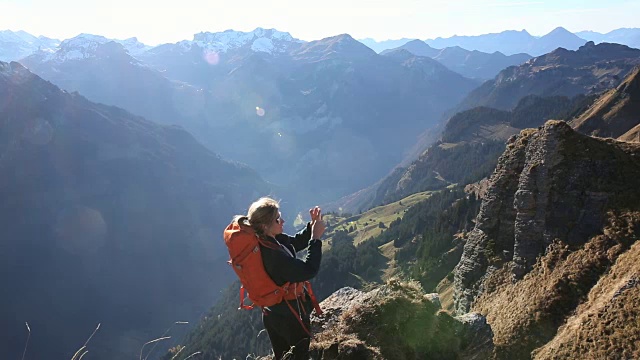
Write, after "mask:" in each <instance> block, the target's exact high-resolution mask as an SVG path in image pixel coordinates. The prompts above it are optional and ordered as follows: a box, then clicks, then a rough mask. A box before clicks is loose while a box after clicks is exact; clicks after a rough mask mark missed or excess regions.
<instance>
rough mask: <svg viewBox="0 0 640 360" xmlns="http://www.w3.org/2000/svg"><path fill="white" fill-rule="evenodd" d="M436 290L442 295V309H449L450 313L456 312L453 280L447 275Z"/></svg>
mask: <svg viewBox="0 0 640 360" xmlns="http://www.w3.org/2000/svg"><path fill="white" fill-rule="evenodd" d="M436 291H437V292H438V295H439V296H440V305H441V306H442V310H444V311H447V312H448V313H450V314H454V313H455V307H454V303H453V280H452V279H451V280H450V279H449V278H448V277H445V278H444V279H442V281H440V283H439V284H438V286H436Z"/></svg>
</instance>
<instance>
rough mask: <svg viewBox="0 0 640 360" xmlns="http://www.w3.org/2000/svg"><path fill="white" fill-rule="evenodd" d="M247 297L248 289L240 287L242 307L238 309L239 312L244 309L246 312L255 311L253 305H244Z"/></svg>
mask: <svg viewBox="0 0 640 360" xmlns="http://www.w3.org/2000/svg"><path fill="white" fill-rule="evenodd" d="M245 295H246V289H245V288H244V286H240V307H239V308H238V310H240V309H244V310H251V309H253V305H245V303H244V299H245Z"/></svg>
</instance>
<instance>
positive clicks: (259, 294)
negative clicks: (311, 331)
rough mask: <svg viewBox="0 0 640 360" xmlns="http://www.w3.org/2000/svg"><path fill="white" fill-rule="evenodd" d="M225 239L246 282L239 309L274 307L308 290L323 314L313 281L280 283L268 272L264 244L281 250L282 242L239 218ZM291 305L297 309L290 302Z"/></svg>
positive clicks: (237, 268) (228, 227)
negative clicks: (264, 235)
mask: <svg viewBox="0 0 640 360" xmlns="http://www.w3.org/2000/svg"><path fill="white" fill-rule="evenodd" d="M224 242H225V244H226V245H227V248H228V250H229V256H230V260H229V261H228V263H229V264H230V265H231V267H232V268H233V270H234V271H235V272H236V275H238V277H239V278H240V283H242V286H240V307H239V309H246V310H251V309H253V308H254V306H259V307H261V308H263V307H265V306H273V305H275V304H278V303H280V302H282V301H283V300H296V299H297V298H299V297H303V296H304V290H305V289H306V290H307V292H308V293H309V297H310V298H311V301H312V302H313V306H314V309H315V310H316V314H317V315H320V314H322V311H321V310H320V306H319V305H318V301H317V300H316V297H315V296H314V295H313V290H312V289H311V283H309V282H308V281H305V282H301V283H286V284H284V285H282V286H278V285H276V283H275V282H273V280H272V279H271V277H270V276H269V274H267V271H266V270H265V269H264V264H263V262H262V254H261V249H260V245H262V246H264V247H267V248H270V249H279V248H280V247H279V246H278V245H276V244H273V243H271V242H268V241H265V240H263V239H261V238H260V237H259V236H258V235H256V233H255V232H254V231H253V229H252V228H251V227H250V226H246V225H241V224H238V223H237V222H235V221H234V222H232V223H231V224H229V226H227V228H226V229H225V230H224ZM247 293H248V294H247ZM245 295H247V296H248V297H249V300H251V301H252V302H253V304H252V305H246V304H245V303H244V300H245ZM287 305H289V308H290V309H292V311H293V308H291V305H290V304H289V303H288V302H287ZM305 330H306V329H305Z"/></svg>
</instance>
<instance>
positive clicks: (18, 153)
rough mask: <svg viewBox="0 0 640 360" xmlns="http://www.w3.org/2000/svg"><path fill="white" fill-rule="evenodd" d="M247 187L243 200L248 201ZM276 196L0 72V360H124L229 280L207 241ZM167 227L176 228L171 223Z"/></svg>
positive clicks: (138, 123) (112, 114)
mask: <svg viewBox="0 0 640 360" xmlns="http://www.w3.org/2000/svg"><path fill="white" fill-rule="evenodd" d="M247 189H252V190H251V191H247ZM270 191H271V187H270V186H269V185H268V184H267V183H265V182H264V181H263V180H262V179H261V178H260V177H259V176H258V175H257V174H256V172H255V171H254V170H251V169H249V168H248V167H246V166H245V165H240V164H237V163H232V162H228V161H225V160H223V159H221V158H220V157H219V156H218V155H216V154H214V153H212V152H211V151H209V150H207V149H206V148H205V147H204V146H202V145H201V144H199V143H198V142H196V140H195V139H194V138H193V137H192V136H191V135H190V134H189V133H187V132H186V131H184V130H183V129H181V128H178V127H173V126H160V125H157V124H155V123H152V122H149V121H147V120H145V119H143V118H140V117H137V116H134V115H132V114H130V113H128V112H126V111H124V110H122V109H119V108H115V107H109V106H104V105H99V104H95V103H92V102H90V101H88V100H87V99H85V98H84V97H82V96H80V95H77V94H69V93H67V92H65V91H62V90H60V89H59V88H57V87H56V86H54V85H52V84H51V83H49V82H47V81H44V80H42V79H41V78H39V77H38V76H36V75H34V74H32V73H31V72H29V71H28V70H27V69H25V68H24V67H23V66H22V65H20V64H18V63H15V62H12V63H1V62H0V198H1V199H2V201H1V202H0V227H1V228H2V229H3V236H2V239H1V240H0V269H1V271H0V279H1V283H2V284H3V287H4V290H3V296H2V299H0V304H1V307H0V309H1V310H0V324H2V325H1V326H2V333H3V334H4V335H3V337H4V338H5V340H6V341H3V342H1V343H0V346H1V348H0V353H1V354H3V357H6V358H18V357H19V355H20V354H21V353H22V351H23V347H24V345H25V343H24V337H23V334H24V333H23V331H19V330H18V329H20V330H23V329H24V326H25V321H26V322H27V323H28V324H29V326H30V328H31V330H32V331H33V335H32V336H31V339H30V343H31V345H30V346H31V348H30V351H29V357H28V358H32V359H44V358H62V359H71V357H72V356H73V354H74V352H75V351H76V350H77V349H78V348H79V347H80V346H81V344H82V341H84V340H83V339H86V338H87V337H88V336H89V335H90V334H91V331H92V330H93V329H95V327H96V325H97V324H98V323H103V326H102V328H101V329H100V332H99V336H96V337H95V339H93V343H92V347H91V348H90V350H91V353H92V355H91V356H92V358H95V359H117V358H126V357H130V356H132V354H135V353H137V351H139V350H140V346H141V345H142V344H143V343H144V342H146V341H148V340H151V339H153V338H154V337H155V336H156V335H158V332H160V333H161V332H162V331H164V329H166V328H167V327H168V326H169V325H170V324H172V323H174V322H175V321H178V320H180V321H192V322H193V321H195V320H197V319H198V318H199V316H200V314H201V312H202V309H203V308H206V306H207V305H208V304H210V303H211V302H212V301H214V300H215V298H216V296H217V294H216V292H215V291H212V290H211V289H216V288H221V287H223V286H225V285H226V284H228V283H229V282H230V281H231V279H230V276H231V273H230V272H223V271H222V270H226V269H225V268H224V265H223V264H224V258H225V256H226V250H224V247H223V245H222V242H215V241H211V239H212V238H214V236H215V235H214V234H218V232H219V229H221V228H223V227H224V226H225V224H226V223H227V222H228V221H229V219H230V218H231V216H232V215H233V214H235V213H240V212H243V211H244V210H243V209H244V207H245V206H246V204H247V203H249V202H250V201H251V200H253V199H254V198H255V197H257V196H258V195H260V194H264V193H268V192H270ZM168 219H171V221H168Z"/></svg>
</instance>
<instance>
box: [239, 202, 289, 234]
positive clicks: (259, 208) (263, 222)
mask: <svg viewBox="0 0 640 360" xmlns="http://www.w3.org/2000/svg"><path fill="white" fill-rule="evenodd" d="M279 212H280V204H279V203H278V201H276V200H274V199H272V198H270V197H266V196H265V197H261V198H260V199H258V200H256V201H254V202H253V203H252V204H251V206H249V212H248V213H247V215H236V216H235V217H234V218H233V221H234V222H235V223H238V224H244V225H248V226H251V228H252V229H253V230H254V231H255V232H256V234H258V236H260V237H264V231H265V229H267V228H268V227H269V226H271V224H273V222H274V221H276V219H277V218H278V217H279V216H280V214H279Z"/></svg>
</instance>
